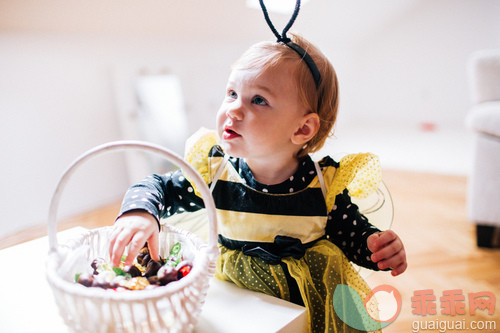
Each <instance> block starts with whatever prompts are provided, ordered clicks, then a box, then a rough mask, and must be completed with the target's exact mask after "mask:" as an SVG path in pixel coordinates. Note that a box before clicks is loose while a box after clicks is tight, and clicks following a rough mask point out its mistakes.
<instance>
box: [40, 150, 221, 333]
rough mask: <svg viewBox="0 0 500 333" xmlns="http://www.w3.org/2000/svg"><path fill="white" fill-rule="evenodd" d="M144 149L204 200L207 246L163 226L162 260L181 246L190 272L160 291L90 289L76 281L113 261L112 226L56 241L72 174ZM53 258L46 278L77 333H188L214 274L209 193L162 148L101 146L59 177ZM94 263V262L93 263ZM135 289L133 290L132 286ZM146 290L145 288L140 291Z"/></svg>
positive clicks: (52, 223)
mask: <svg viewBox="0 0 500 333" xmlns="http://www.w3.org/2000/svg"><path fill="white" fill-rule="evenodd" d="M121 150H144V151H149V152H152V153H155V154H158V155H160V156H162V157H164V158H166V159H168V160H169V161H170V162H173V163H175V164H176V165H178V166H180V167H181V168H182V169H183V172H184V173H186V175H187V176H188V177H190V179H191V180H192V181H193V182H194V184H195V185H196V186H197V188H198V189H199V190H200V193H201V194H202V196H203V200H204V204H205V207H206V213H207V215H208V230H209V232H208V243H205V242H204V241H202V240H201V239H200V238H198V237H197V236H196V235H195V234H193V233H191V232H189V231H186V230H183V229H179V228H175V227H172V226H169V225H164V226H162V232H161V233H160V242H161V244H160V256H162V257H164V258H167V257H168V255H169V251H171V250H172V248H173V247H175V246H180V247H181V248H182V251H183V259H185V260H186V261H188V262H189V263H190V267H189V268H190V272H189V274H187V275H185V276H183V277H182V278H181V279H177V280H176V281H174V282H172V283H168V284H165V285H162V286H160V287H156V288H144V289H143V290H128V289H126V288H125V289H124V288H119V289H120V291H117V290H114V289H113V288H106V289H105V288H92V287H86V286H84V285H82V284H80V283H75V276H77V279H78V274H80V273H82V272H86V271H88V269H89V267H91V265H92V262H93V261H94V260H95V259H96V258H103V260H104V261H106V260H109V254H108V252H109V251H108V247H109V236H110V232H111V227H104V228H98V229H94V230H89V231H88V232H85V233H84V234H82V235H81V236H79V237H77V238H75V239H72V240H71V241H70V242H68V243H67V244H65V245H59V244H58V242H57V234H56V231H57V221H56V215H57V208H58V205H59V201H60V198H61V195H62V192H63V190H64V187H65V186H66V184H67V182H68V181H69V179H70V177H71V175H72V174H73V173H74V172H75V171H76V169H77V168H78V167H79V166H80V165H81V164H83V163H84V162H85V161H87V160H89V159H91V158H93V157H95V156H98V155H101V154H104V153H108V152H113V151H121ZM49 245H50V250H49V256H48V259H47V265H46V275H47V280H48V282H49V285H50V286H51V288H52V291H53V294H54V298H55V301H56V303H57V306H58V308H59V312H60V314H61V316H62V317H63V319H64V322H65V323H66V325H67V326H68V327H69V328H70V329H71V330H73V331H75V332H134V333H135V332H190V331H192V329H193V328H194V325H195V324H196V320H197V317H198V315H199V314H200V312H201V307H202V305H203V303H204V300H205V297H206V294H207V291H208V287H209V280H210V277H211V276H212V275H213V274H214V271H215V259H216V257H217V255H218V248H217V220H216V215H215V205H214V203H213V199H212V197H211V195H210V191H209V189H208V188H207V186H206V184H205V183H204V182H203V180H202V178H201V177H200V176H199V174H198V173H197V172H196V171H194V170H193V169H192V168H191V167H190V166H189V165H188V164H187V163H186V162H185V161H184V160H183V159H182V158H180V157H179V156H177V155H176V154H174V153H172V152H171V151H169V150H168V149H165V148H162V147H160V146H157V145H154V144H150V143H145V142H138V141H120V142H111V143H108V144H105V145H102V146H98V147H96V148H94V149H92V150H90V151H88V152H86V153H85V154H83V155H81V156H80V157H79V158H78V159H76V160H75V161H74V162H73V163H72V164H71V165H70V166H69V168H68V169H67V170H66V171H65V172H64V174H63V176H62V177H61V179H60V181H59V183H58V185H57V187H56V191H55V193H54V196H53V197H52V201H51V204H50V209H49ZM94 265H95V263H94ZM134 289H135V288H134ZM141 289H142V288H141Z"/></svg>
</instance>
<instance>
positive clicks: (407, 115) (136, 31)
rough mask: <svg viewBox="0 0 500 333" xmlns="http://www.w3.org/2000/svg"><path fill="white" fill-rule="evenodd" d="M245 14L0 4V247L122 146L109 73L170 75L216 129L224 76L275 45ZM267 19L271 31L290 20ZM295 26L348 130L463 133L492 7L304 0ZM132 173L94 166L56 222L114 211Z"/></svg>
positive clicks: (183, 7) (197, 121) (493, 27)
mask: <svg viewBox="0 0 500 333" xmlns="http://www.w3.org/2000/svg"><path fill="white" fill-rule="evenodd" d="M243 3H244V1H241V2H238V1H234V0H221V1H206V0H203V1H202V0H198V1H189V2H181V1H163V2H161V3H158V2H157V1H141V2H137V1H121V0H120V1H105V2H103V1H97V0H89V1H67V0H64V1H63V0H46V1H43V2H40V1H29V0H23V1H19V0H4V1H2V2H0V114H1V115H2V120H3V121H2V123H1V125H0V140H1V141H0V142H2V143H1V144H0V152H1V156H2V163H1V164H0V175H1V176H0V186H1V188H2V193H1V194H0V202H1V208H2V209H1V214H0V237H1V236H2V235H7V234H9V233H12V232H15V231H18V230H21V229H23V228H25V227H27V226H30V225H34V224H40V223H45V221H46V215H47V209H48V205H49V200H50V197H51V194H52V191H53V190H54V187H55V185H56V182H57V180H58V179H59V177H60V175H61V173H62V172H63V170H64V169H65V168H66V166H67V165H68V164H69V163H70V162H71V161H72V160H73V159H74V158H76V156H78V155H79V154H81V153H83V152H84V151H85V150H87V149H89V148H91V147H93V146H95V145H98V144H101V143H104V142H107V141H112V140H117V139H122V138H124V137H123V135H122V133H121V132H120V127H119V123H118V119H117V112H116V106H117V104H116V101H115V100H114V96H115V94H114V87H115V85H114V84H115V82H114V81H113V80H114V78H116V75H115V74H116V71H123V70H126V69H127V68H134V69H135V68H140V67H142V66H152V67H161V66H164V67H168V68H170V70H171V71H172V72H173V73H175V74H177V75H179V77H180V78H181V82H182V84H183V92H184V95H185V103H186V108H187V113H188V117H189V119H190V130H191V131H194V130H195V129H196V128H198V127H199V126H202V125H203V126H213V117H214V114H215V112H216V110H217V107H218V104H219V102H220V100H221V98H222V95H223V91H224V85H225V80H226V77H227V74H228V73H229V65H230V64H231V63H232V62H233V61H234V60H235V59H236V57H237V56H238V55H239V54H240V53H241V52H242V51H243V50H244V49H245V48H246V47H247V46H249V45H250V44H252V43H253V42H255V41H258V40H261V39H272V34H271V32H270V31H269V30H268V28H267V27H266V25H265V22H264V20H263V18H262V14H261V13H260V12H258V11H253V10H249V9H246V8H245V7H244V4H243ZM274 19H275V21H276V25H277V27H282V26H283V24H284V23H283V22H285V21H286V20H287V18H286V17H284V16H276V17H275V18H274ZM294 28H295V30H297V31H299V32H301V33H303V34H304V35H305V36H307V37H308V38H309V39H311V40H312V41H314V42H315V43H316V44H317V45H319V46H320V48H321V49H323V51H324V52H325V53H326V54H327V55H328V56H329V57H330V59H331V60H332V62H333V64H334V66H335V67H336V69H337V72H338V74H339V78H340V82H341V85H342V86H341V93H342V95H341V96H342V97H341V98H342V99H341V115H340V122H341V123H344V124H346V126H352V124H355V123H358V122H359V121H360V120H362V121H385V122H387V121H388V120H390V121H391V122H393V123H394V122H398V123H402V124H407V125H408V126H414V125H415V124H418V123H420V122H422V121H433V122H436V123H439V124H440V125H442V126H448V125H450V124H452V125H453V126H458V127H460V126H461V124H462V123H463V117H464V115H465V113H466V110H467V107H468V105H469V101H468V92H467V83H466V76H465V75H466V74H465V62H466V59H467V56H468V55H469V54H470V52H472V51H474V50H476V49H479V48H499V47H500V34H499V33H498V32H499V31H500V1H498V0H441V1H433V0H420V1H416V0H406V1H403V0H390V1H383V2H381V1H373V0H356V1H348V2H346V1H340V0H335V1H331V0H312V1H311V2H310V3H309V4H308V5H307V6H304V8H303V9H302V12H301V14H300V15H299V19H298V20H297V22H296V25H295V26H294ZM278 29H279V30H280V28H278ZM126 176H127V171H126V169H125V168H124V158H123V156H121V155H112V156H109V157H105V158H102V160H101V159H99V160H98V161H95V162H93V163H90V164H89V166H88V168H84V169H82V171H81V173H79V176H78V177H76V178H75V181H74V182H73V183H72V185H71V187H70V188H68V192H67V195H66V197H65V198H66V199H65V200H64V201H63V202H62V207H61V208H62V212H61V214H62V215H70V214H73V213H75V212H79V211H84V210H87V209H89V208H91V207H95V206H98V205H101V204H105V203H108V202H111V201H115V200H118V199H119V198H120V197H121V195H122V193H123V191H124V189H125V188H126V187H127V186H128V185H129V184H128V182H127V181H126V179H127V177H126ZM110 223H112V221H110Z"/></svg>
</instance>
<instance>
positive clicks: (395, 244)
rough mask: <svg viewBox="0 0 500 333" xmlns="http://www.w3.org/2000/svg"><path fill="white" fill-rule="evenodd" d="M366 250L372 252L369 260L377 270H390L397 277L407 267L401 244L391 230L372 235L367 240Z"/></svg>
mask: <svg viewBox="0 0 500 333" xmlns="http://www.w3.org/2000/svg"><path fill="white" fill-rule="evenodd" d="M367 245H368V249H369V250H370V251H371V252H373V254H372V256H371V259H372V261H373V262H375V263H377V266H378V268H380V269H388V268H390V269H391V270H392V272H391V274H392V275H393V276H397V275H399V274H401V273H403V272H404V271H405V270H406V267H407V266H408V264H407V262H406V252H405V248H404V246H403V242H402V241H401V239H400V238H399V236H398V235H396V233H395V232H394V231H392V230H387V231H382V232H380V233H375V234H372V235H370V236H369V237H368V239H367Z"/></svg>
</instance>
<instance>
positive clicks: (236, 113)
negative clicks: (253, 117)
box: [226, 100, 243, 120]
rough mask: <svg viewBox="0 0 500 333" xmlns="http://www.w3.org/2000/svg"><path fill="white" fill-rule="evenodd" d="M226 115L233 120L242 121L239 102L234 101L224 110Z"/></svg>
mask: <svg viewBox="0 0 500 333" xmlns="http://www.w3.org/2000/svg"><path fill="white" fill-rule="evenodd" d="M226 115H227V116H228V117H229V118H231V119H234V120H242V119H243V105H242V103H241V101H240V100H237V101H234V102H233V103H231V105H229V107H228V108H227V110H226Z"/></svg>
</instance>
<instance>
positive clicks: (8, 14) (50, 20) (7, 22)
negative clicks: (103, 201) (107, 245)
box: [0, 0, 418, 42]
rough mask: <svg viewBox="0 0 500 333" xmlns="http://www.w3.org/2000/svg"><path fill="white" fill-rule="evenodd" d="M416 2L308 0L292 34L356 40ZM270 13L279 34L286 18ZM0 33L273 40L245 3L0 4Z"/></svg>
mask: <svg viewBox="0 0 500 333" xmlns="http://www.w3.org/2000/svg"><path fill="white" fill-rule="evenodd" d="M268 1H271V0H268ZM290 1H291V0H290ZM416 2H418V1H417V0H384V1H373V0H349V1H346V0H310V1H309V2H308V3H307V4H305V5H303V6H302V8H301V12H300V14H299V16H298V18H297V20H296V22H295V24H294V26H293V28H292V29H291V30H292V31H293V30H295V31H299V32H300V33H303V34H305V35H307V36H308V37H309V38H311V36H321V37H323V38H325V37H331V38H334V39H335V40H342V39H344V40H355V39H357V38H359V37H361V36H364V35H366V34H367V33H370V31H373V30H374V29H376V28H377V27H380V26H382V25H385V24H390V22H391V20H393V19H395V18H397V17H398V15H401V14H406V13H408V12H409V11H411V9H412V7H413V6H414V4H415V3H416ZM270 15H271V19H272V20H273V22H274V23H275V26H276V28H277V29H278V30H279V31H281V30H282V27H284V26H285V25H286V23H287V21H288V19H289V16H290V15H283V14H276V13H275V14H273V13H271V14H270ZM2 30H3V31H36V32H47V33H78V34H81V33H83V34H89V33H90V34H106V35H124V36H130V35H136V36H144V35H145V34H146V35H148V36H165V37H169V38H174V39H176V38H180V39H187V38H189V39H192V40H200V39H205V40H206V39H210V40H213V41H218V40H219V41H223V42H231V41H234V40H236V39H244V40H249V39H250V40H255V39H263V38H272V37H273V36H272V34H271V33H270V31H269V28H268V27H267V25H266V24H265V21H264V18H263V15H262V13H261V11H260V10H256V9H251V8H248V7H247V6H246V0H182V1H179V0H163V1H160V0H142V1H136V0H107V1H102V0H85V1H81V0H44V1H39V0H0V32H1V31H2ZM263 36H266V37H263ZM312 39H314V38H312Z"/></svg>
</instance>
